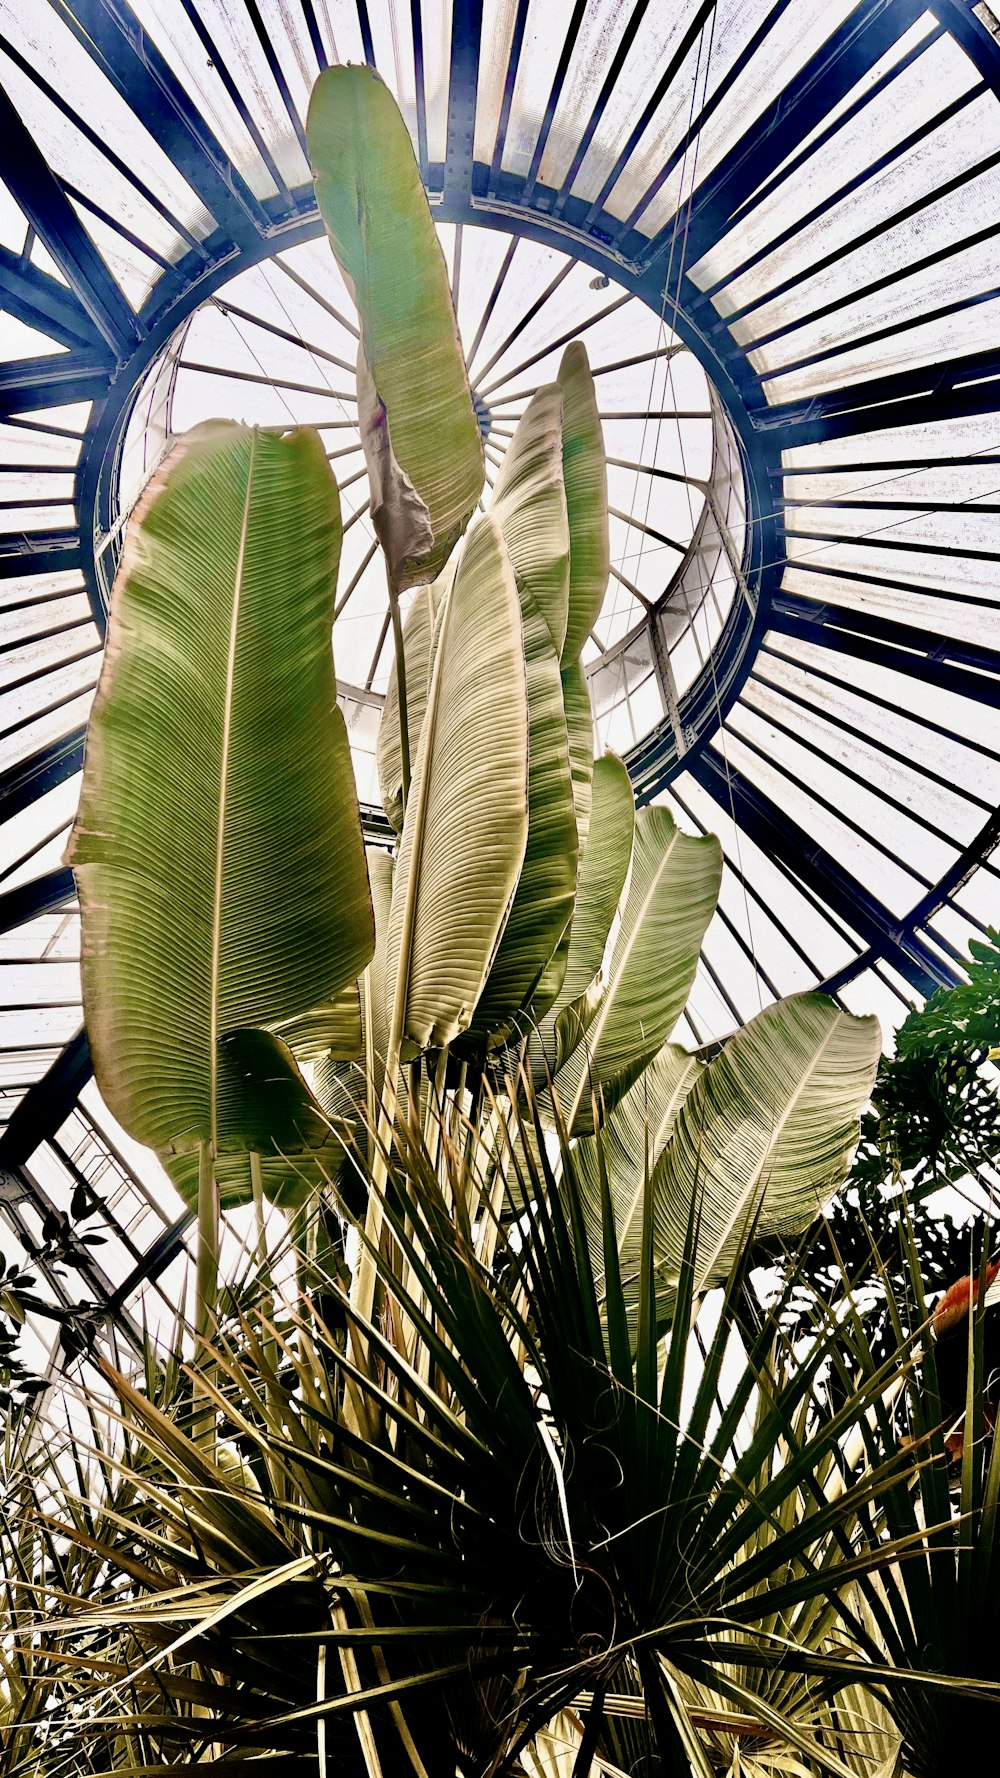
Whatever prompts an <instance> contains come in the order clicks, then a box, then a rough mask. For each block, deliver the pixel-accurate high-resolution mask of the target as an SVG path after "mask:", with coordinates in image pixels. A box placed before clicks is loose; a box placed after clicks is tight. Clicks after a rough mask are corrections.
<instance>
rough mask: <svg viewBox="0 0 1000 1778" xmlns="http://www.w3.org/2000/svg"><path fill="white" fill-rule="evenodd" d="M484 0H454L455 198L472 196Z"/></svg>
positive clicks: (447, 173) (449, 189) (450, 159)
mask: <svg viewBox="0 0 1000 1778" xmlns="http://www.w3.org/2000/svg"><path fill="white" fill-rule="evenodd" d="M482 29H483V6H482V0H454V6H453V9H452V16H451V75H450V79H449V85H448V133H447V136H446V138H445V143H446V146H445V155H446V159H445V164H444V189H445V196H446V197H447V198H448V199H449V201H451V202H455V201H456V200H460V201H462V202H465V203H470V202H471V200H472V158H473V144H474V141H475V134H476V95H477V92H478V88H479V48H480V40H481V36H482Z"/></svg>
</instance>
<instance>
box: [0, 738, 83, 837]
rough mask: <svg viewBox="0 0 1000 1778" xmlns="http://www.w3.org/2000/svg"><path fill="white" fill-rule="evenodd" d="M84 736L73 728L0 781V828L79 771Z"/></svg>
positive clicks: (6, 774)
mask: <svg viewBox="0 0 1000 1778" xmlns="http://www.w3.org/2000/svg"><path fill="white" fill-rule="evenodd" d="M85 734H86V730H85V729H82V728H78V729H74V730H73V732H72V734H69V735H65V736H63V738H62V739H61V740H59V741H53V742H52V744H51V746H49V747H44V748H43V749H42V750H41V752H40V753H36V754H34V755H33V756H32V758H31V759H29V760H26V761H25V762H24V763H23V764H22V765H19V766H15V767H14V768H13V770H11V771H9V772H6V773H5V774H4V776H3V777H2V778H0V825H2V823H3V822H5V821H10V820H11V819H12V818H13V817H14V816H15V815H19V814H20V813H21V811H22V809H28V808H30V807H31V805H32V803H35V802H37V801H38V798H39V797H40V796H45V794H46V792H47V791H50V790H55V789H56V788H57V786H58V785H60V784H64V783H65V782H66V779H67V778H72V777H73V774H74V773H75V772H78V771H79V770H80V768H81V767H82V765H83V744H84V736H85Z"/></svg>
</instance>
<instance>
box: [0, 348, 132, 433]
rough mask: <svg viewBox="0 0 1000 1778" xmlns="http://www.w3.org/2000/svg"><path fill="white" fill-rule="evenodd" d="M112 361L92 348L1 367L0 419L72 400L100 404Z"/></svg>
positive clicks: (61, 404)
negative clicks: (98, 402)
mask: <svg viewBox="0 0 1000 1778" xmlns="http://www.w3.org/2000/svg"><path fill="white" fill-rule="evenodd" d="M114 369H115V365H114V361H113V359H111V358H109V357H108V356H107V353H106V351H104V350H103V349H101V348H99V347H94V346H76V347H74V349H73V350H72V351H70V352H59V353H55V354H53V356H52V357H43V358H20V359H14V360H13V361H12V362H11V363H9V364H2V365H0V419H5V418H6V417H7V415H8V414H26V413H36V412H37V411H38V410H39V409H40V408H46V407H62V406H63V405H64V404H66V403H67V402H71V401H99V400H100V399H101V396H102V395H106V394H107V392H108V381H109V379H110V377H111V375H112V373H113V372H114Z"/></svg>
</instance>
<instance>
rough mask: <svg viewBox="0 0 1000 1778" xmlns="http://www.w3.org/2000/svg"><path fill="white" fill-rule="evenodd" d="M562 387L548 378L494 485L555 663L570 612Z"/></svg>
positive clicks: (510, 549)
mask: <svg viewBox="0 0 1000 1778" xmlns="http://www.w3.org/2000/svg"><path fill="white" fill-rule="evenodd" d="M562 422H563V393H562V390H561V388H560V387H559V384H558V383H546V384H545V385H544V386H543V387H542V388H541V389H539V390H537V391H536V393H535V394H534V395H533V396H532V398H531V400H530V401H529V403H528V405H527V407H526V408H525V410H524V413H523V414H522V415H521V418H520V420H519V421H518V423H517V429H516V431H515V433H514V436H513V438H512V439H511V441H510V444H509V445H508V446H507V450H506V452H505V454H504V459H503V462H502V464H501V466H500V472H499V474H498V476H497V479H496V481H495V483H494V485H493V499H492V501H491V502H490V510H491V512H492V513H493V516H494V518H495V519H496V520H497V521H498V523H499V525H500V529H501V530H502V532H503V535H504V542H505V543H506V545H507V553H508V555H509V556H510V560H511V566H512V568H513V570H514V578H515V579H516V581H517V584H518V587H519V588H524V589H525V590H526V591H527V592H528V593H529V594H530V595H531V598H532V600H533V601H534V604H535V605H536V606H537V608H538V610H539V612H540V613H541V615H542V617H543V618H544V620H545V622H546V624H547V625H548V629H549V635H550V636H551V638H552V646H553V648H554V650H555V653H556V666H557V667H558V665H559V657H560V655H561V654H562V648H563V643H564V642H565V639H566V622H567V618H568V615H569V564H570V536H569V518H568V516H567V510H566V489H565V487H564V485H563V430H562Z"/></svg>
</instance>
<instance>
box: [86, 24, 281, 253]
mask: <svg viewBox="0 0 1000 1778" xmlns="http://www.w3.org/2000/svg"><path fill="white" fill-rule="evenodd" d="M60 10H61V12H62V14H63V16H64V17H65V19H66V22H67V24H68V25H69V26H70V27H71V29H72V30H73V31H74V33H75V35H76V36H77V37H78V38H79V40H80V42H81V43H83V44H84V46H85V48H86V49H87V50H88V51H89V53H90V54H91V55H92V56H94V58H95V60H96V61H97V63H98V66H99V67H100V68H101V69H102V70H103V71H104V73H105V74H106V75H107V76H108V79H109V80H110V81H111V82H112V84H113V85H114V86H115V87H116V88H117V90H118V91H119V92H120V93H121V94H122V96H123V98H124V99H125V100H126V101H127V103H128V104H129V105H130V106H131V107H132V108H133V110H135V111H136V113H137V114H138V116H139V117H141V118H145V119H147V120H148V121H149V123H150V125H151V127H152V128H153V130H154V131H155V134H156V138H157V141H158V142H159V143H160V146H161V147H162V148H163V150H164V152H165V153H166V154H168V155H169V156H170V159H171V160H172V161H173V163H174V165H175V166H176V167H177V168H178V169H179V171H180V172H181V173H183V175H184V177H185V179H186V180H187V182H188V184H189V185H190V186H191V187H192V189H193V190H194V191H196V192H197V193H198V196H199V197H200V198H201V199H202V201H203V203H204V204H205V206H206V208H207V209H208V210H209V211H210V212H211V214H212V215H213V216H214V217H215V220H216V222H217V223H218V224H219V226H220V228H222V229H223V230H224V231H225V233H226V235H227V236H228V238H229V240H230V241H232V242H235V243H236V244H237V245H238V246H241V247H244V248H249V249H251V250H253V248H254V247H255V245H256V243H257V242H258V241H259V239H260V237H261V236H262V235H266V234H267V232H268V229H269V228H270V226H271V224H270V218H269V216H268V213H267V211H266V210H265V208H264V206H263V205H262V204H261V203H260V202H259V201H258V199H257V198H256V197H254V195H253V192H252V191H251V190H250V187H249V186H248V185H247V183H246V180H245V179H244V178H243V177H242V175H241V174H240V173H239V172H238V171H237V169H236V168H235V167H234V166H233V163H232V161H231V160H230V159H229V156H228V155H227V154H226V153H225V151H224V149H223V148H222V147H221V146H220V144H219V142H218V141H217V139H216V137H215V136H214V135H213V133H212V131H211V129H210V128H209V126H208V125H207V124H206V122H205V119H204V118H203V116H202V114H201V112H200V111H199V110H198V107H197V105H196V104H195V103H194V102H193V100H192V98H191V96H190V95H189V93H188V92H187V91H186V89H185V87H184V86H183V85H182V83H181V82H180V81H179V80H178V79H177V77H176V75H175V74H174V72H173V70H172V69H171V67H170V66H169V64H168V63H167V62H166V61H165V59H164V57H163V56H162V55H161V53H160V51H159V50H158V48H157V47H156V44H155V43H154V42H153V39H152V38H151V37H150V35H149V33H148V32H147V31H146V30H145V29H144V28H143V26H142V25H141V24H140V23H139V20H138V19H137V18H136V16H135V14H134V12H133V11H132V9H131V7H130V6H128V5H127V4H126V0H62V6H61V9H60Z"/></svg>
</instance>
